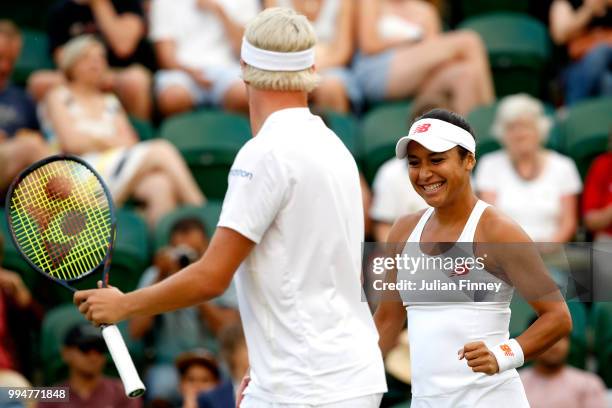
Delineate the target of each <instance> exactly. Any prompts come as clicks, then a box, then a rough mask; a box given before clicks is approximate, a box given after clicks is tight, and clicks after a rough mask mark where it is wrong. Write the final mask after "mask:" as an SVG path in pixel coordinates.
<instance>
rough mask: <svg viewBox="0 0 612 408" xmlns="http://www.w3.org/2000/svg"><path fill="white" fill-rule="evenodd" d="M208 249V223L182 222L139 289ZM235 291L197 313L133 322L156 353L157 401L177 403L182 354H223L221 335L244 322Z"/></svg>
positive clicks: (151, 373) (150, 379)
mask: <svg viewBox="0 0 612 408" xmlns="http://www.w3.org/2000/svg"><path fill="white" fill-rule="evenodd" d="M207 247H208V236H207V235H206V230H205V228H204V225H203V224H202V222H201V221H200V220H199V219H198V218H192V217H188V218H182V219H179V220H178V221H177V222H176V223H175V224H174V225H173V226H172V228H171V230H170V242H169V246H168V247H165V248H162V249H160V250H159V251H158V252H157V253H156V254H155V257H154V262H153V265H152V266H151V267H149V268H148V269H147V270H146V271H145V272H144V273H143V275H142V277H141V279H140V283H139V284H138V287H139V288H142V287H146V286H150V285H152V284H154V283H157V282H159V281H161V280H164V279H165V278H167V277H168V276H170V275H172V274H173V273H175V272H177V271H178V270H180V269H182V268H184V267H186V266H187V265H189V264H190V263H192V262H193V261H195V260H197V259H199V258H200V257H201V256H202V254H204V252H205V251H206V248H207ZM232 290H233V288H232V287H230V289H229V290H228V292H227V293H225V294H224V295H223V296H222V297H220V298H218V299H215V300H214V301H210V302H205V303H202V304H200V305H198V306H195V307H191V308H187V309H179V310H176V311H174V312H170V313H165V314H162V315H158V316H147V317H138V318H134V319H132V320H131V321H130V326H129V327H130V333H131V335H132V336H133V337H134V338H144V340H145V343H146V344H147V345H150V346H151V348H152V349H153V351H154V356H153V359H152V360H153V365H152V366H151V367H149V369H148V370H147V373H146V374H145V383H146V385H147V391H148V397H149V398H150V399H151V400H164V401H168V402H171V403H172V402H175V401H176V399H177V398H179V395H178V392H177V385H178V381H179V380H178V373H177V371H176V368H175V366H174V360H175V358H176V357H177V356H178V355H179V354H180V353H182V352H185V351H188V350H192V349H194V348H197V347H205V348H206V349H208V350H211V351H213V352H217V351H218V348H219V345H218V342H217V334H218V333H219V331H220V330H221V329H222V328H223V327H224V326H225V325H227V324H231V323H234V322H236V321H238V319H239V315H238V311H237V308H238V305H237V301H236V297H235V295H234V294H233V292H232Z"/></svg>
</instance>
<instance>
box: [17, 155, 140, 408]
mask: <svg viewBox="0 0 612 408" xmlns="http://www.w3.org/2000/svg"><path fill="white" fill-rule="evenodd" d="M6 216H7V221H8V225H9V229H10V232H11V238H12V239H13V242H14V243H15V246H16V248H17V249H18V251H19V253H20V254H21V256H23V258H24V259H25V260H26V261H27V262H28V263H29V264H30V265H31V266H32V267H33V268H34V269H36V270H37V271H38V272H40V273H42V274H43V275H45V276H46V277H47V278H49V279H51V280H53V281H54V282H56V283H57V284H59V285H62V286H63V287H65V288H67V289H69V290H71V291H73V292H75V291H76V289H74V288H73V287H72V286H70V285H71V284H72V283H74V282H76V281H78V280H80V279H82V278H84V277H85V276H87V275H90V274H92V273H94V272H95V271H97V270H99V269H100V268H101V267H103V272H102V280H101V282H100V283H99V285H98V286H100V287H101V286H106V283H107V282H108V272H109V269H110V263H111V262H110V260H111V253H112V248H113V242H114V239H115V212H114V208H113V204H112V199H111V196H110V193H109V191H108V188H107V187H106V185H105V184H104V182H103V180H102V178H101V177H100V176H99V175H98V174H97V173H96V172H95V171H94V170H93V169H92V168H91V167H90V166H89V165H88V164H87V163H86V162H84V161H83V160H81V159H79V158H77V157H73V156H64V155H58V156H51V157H48V158H46V159H44V160H41V161H39V162H37V163H34V164H33V165H32V166H30V167H28V168H27V169H26V170H24V171H23V172H22V173H21V174H20V175H19V176H18V177H17V178H16V179H15V180H14V181H13V183H12V185H11V187H10V189H9V192H8V195H7V199H6ZM91 292H92V291H84V292H79V295H81V294H83V295H84V296H82V298H83V299H86V298H87V295H91ZM101 292H105V294H111V293H112V294H114V295H116V296H119V297H120V296H122V294H121V292H119V291H118V290H117V289H115V288H106V289H102V290H101ZM109 292H111V293H109ZM113 298H114V297H113ZM80 300H81V299H75V302H78V301H80ZM118 306H119V305H118ZM79 309H80V310H81V311H84V312H85V314H86V315H87V317H88V319H89V320H92V318H93V317H94V316H93V314H94V313H95V312H96V311H95V310H88V308H87V302H86V301H85V302H84V303H83V304H81V305H80V306H79ZM118 320H120V319H119V318H117V319H108V320H96V321H97V322H104V323H112V322H114V321H118ZM102 335H103V337H104V340H105V341H106V345H107V347H108V350H109V352H110V354H111V357H112V358H113V361H114V363H115V366H116V367H117V371H118V372H119V376H120V377H121V381H123V385H124V387H125V393H126V395H127V396H128V397H138V396H140V395H142V394H143V393H144V391H145V387H144V384H143V383H142V381H141V380H140V377H139V375H138V372H137V371H136V368H135V367H134V363H133V361H132V358H131V357H130V354H129V352H128V349H127V347H126V345H125V342H124V341H123V338H122V337H121V333H120V332H119V329H118V328H117V326H115V325H102Z"/></svg>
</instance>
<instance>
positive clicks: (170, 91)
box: [157, 85, 195, 117]
mask: <svg viewBox="0 0 612 408" xmlns="http://www.w3.org/2000/svg"><path fill="white" fill-rule="evenodd" d="M157 104H158V107H159V111H160V112H161V114H162V115H163V116H164V117H168V116H172V115H176V114H177V113H181V112H187V111H190V110H192V109H193V108H194V106H195V101H194V100H193V96H192V95H191V94H190V93H189V91H188V90H187V89H186V88H184V87H182V86H180V85H170V86H168V87H166V88H164V89H163V90H162V91H161V92H159V94H158V95H157Z"/></svg>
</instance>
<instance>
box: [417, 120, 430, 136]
mask: <svg viewBox="0 0 612 408" xmlns="http://www.w3.org/2000/svg"><path fill="white" fill-rule="evenodd" d="M430 127H431V123H423V124H421V125H419V126H417V127H415V128H414V130H413V131H412V134H415V133H423V132H427V131H428V130H429V128H430Z"/></svg>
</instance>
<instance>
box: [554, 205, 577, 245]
mask: <svg viewBox="0 0 612 408" xmlns="http://www.w3.org/2000/svg"><path fill="white" fill-rule="evenodd" d="M577 226H578V196H576V195H574V194H570V195H565V196H563V197H561V214H560V215H559V227H558V228H557V231H556V232H555V234H554V235H553V236H552V237H551V240H550V242H569V241H571V239H572V237H573V236H574V234H575V233H576V227H577Z"/></svg>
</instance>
